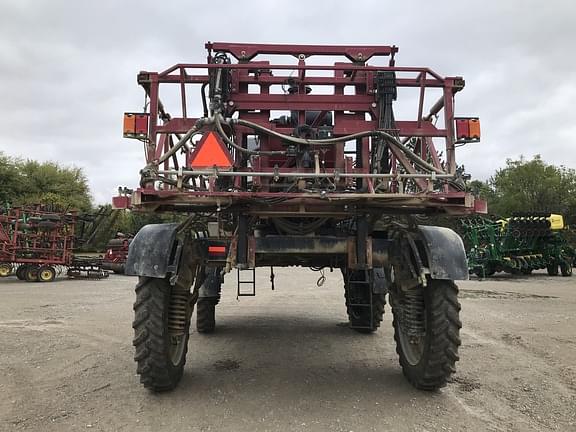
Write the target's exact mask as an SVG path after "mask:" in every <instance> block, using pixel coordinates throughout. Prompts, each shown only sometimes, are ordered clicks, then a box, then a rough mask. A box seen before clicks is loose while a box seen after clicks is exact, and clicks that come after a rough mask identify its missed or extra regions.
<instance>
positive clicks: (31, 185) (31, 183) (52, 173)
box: [15, 160, 92, 212]
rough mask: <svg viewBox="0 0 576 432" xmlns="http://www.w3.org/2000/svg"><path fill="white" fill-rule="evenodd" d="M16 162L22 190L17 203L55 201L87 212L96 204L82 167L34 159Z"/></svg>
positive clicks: (53, 202) (60, 204)
mask: <svg viewBox="0 0 576 432" xmlns="http://www.w3.org/2000/svg"><path fill="white" fill-rule="evenodd" d="M16 166H17V168H18V170H19V172H20V182H21V193H20V194H19V196H18V197H17V199H16V200H15V203H17V204H34V203H41V204H53V205H57V206H60V207H64V208H74V209H76V210H79V211H84V212H87V211H90V209H91V208H92V198H91V196H90V189H89V187H88V181H87V179H86V176H85V175H84V173H83V171H82V169H81V168H76V167H71V168H68V167H62V166H60V165H58V164H57V163H55V162H36V161H32V160H27V161H25V162H18V163H17V164H16Z"/></svg>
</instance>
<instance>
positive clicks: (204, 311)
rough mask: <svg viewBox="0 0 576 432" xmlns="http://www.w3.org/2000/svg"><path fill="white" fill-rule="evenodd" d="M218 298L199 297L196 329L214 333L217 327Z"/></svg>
mask: <svg viewBox="0 0 576 432" xmlns="http://www.w3.org/2000/svg"><path fill="white" fill-rule="evenodd" d="M218 300H219V299H218V298H217V297H216V298H213V297H204V298H199V299H198V302H197V303H196V330H197V331H198V333H213V332H214V330H215V329H216V304H218Z"/></svg>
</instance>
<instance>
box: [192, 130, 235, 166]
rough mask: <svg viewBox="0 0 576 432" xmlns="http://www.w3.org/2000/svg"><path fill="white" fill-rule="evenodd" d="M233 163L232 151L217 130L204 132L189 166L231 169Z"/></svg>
mask: <svg viewBox="0 0 576 432" xmlns="http://www.w3.org/2000/svg"><path fill="white" fill-rule="evenodd" d="M233 164H234V161H233V160H232V156H231V155H230V152H228V149H227V148H226V146H225V145H224V143H223V142H222V140H221V139H220V137H219V136H218V135H217V134H216V133H215V132H208V133H206V134H204V136H203V137H202V139H201V140H200V141H199V142H198V144H197V146H196V149H195V150H194V151H193V152H192V154H191V155H190V159H189V160H188V166H190V167H191V168H194V169H207V168H212V167H217V168H222V169H230V168H232V165H233Z"/></svg>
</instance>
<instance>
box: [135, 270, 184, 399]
mask: <svg viewBox="0 0 576 432" xmlns="http://www.w3.org/2000/svg"><path fill="white" fill-rule="evenodd" d="M171 292H172V286H171V285H170V282H169V281H168V280H167V279H157V278H147V277H140V278H139V280H138V284H137V285H136V302H135V303H134V313H135V317H134V322H133V324H132V327H133V328H134V341H133V345H134V347H135V349H136V354H135V356H134V360H136V362H137V365H138V367H137V371H136V372H137V373H138V374H139V375H140V382H141V383H142V384H143V385H144V387H146V388H147V389H150V390H152V391H155V392H160V391H167V390H172V389H173V388H174V387H176V385H177V384H178V382H179V381H180V379H181V378H182V373H183V371H184V364H185V363H186V352H187V351H188V336H189V328H190V322H189V319H188V320H187V323H186V329H185V332H184V336H183V339H182V340H181V341H180V342H179V344H178V347H179V349H180V353H179V355H177V357H176V358H175V359H174V358H172V356H171V353H170V347H171V345H172V342H171V337H170V334H169V331H168V319H169V308H170V295H171ZM182 344H183V345H182Z"/></svg>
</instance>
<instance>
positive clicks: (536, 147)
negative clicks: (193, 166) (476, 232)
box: [0, 0, 576, 203]
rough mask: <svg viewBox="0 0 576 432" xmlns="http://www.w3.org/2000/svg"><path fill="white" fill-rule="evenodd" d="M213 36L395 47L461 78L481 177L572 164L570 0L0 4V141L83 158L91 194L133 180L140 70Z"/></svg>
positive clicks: (43, 155)
mask: <svg viewBox="0 0 576 432" xmlns="http://www.w3.org/2000/svg"><path fill="white" fill-rule="evenodd" d="M208 40H212V41H234V42H275V43H311V44H322V43H325V44H370V45H376V44H382V45H392V44H396V45H398V46H399V47H400V52H399V53H398V56H397V62H396V64H397V65H398V66H428V67H430V68H432V69H433V70H435V71H436V72H438V73H440V74H441V75H444V76H454V75H458V76H463V77H464V78H465V79H466V88H465V89H464V91H463V92H461V93H460V94H458V95H457V98H456V113H457V114H460V115H478V116H479V117H480V119H481V123H482V142H481V143H480V144H469V145H467V146H465V147H462V148H460V149H459V150H460V151H459V152H458V154H457V159H458V162H459V163H463V164H464V165H465V166H466V169H467V171H468V172H469V173H470V174H472V176H473V177H474V178H483V179H484V178H487V177H489V176H490V175H491V174H492V173H493V171H494V170H495V169H496V168H498V167H501V166H503V165H504V164H505V160H506V158H517V157H519V155H520V154H523V155H525V156H527V157H531V156H532V155H534V154H538V153H539V154H541V155H542V157H543V159H544V160H546V161H547V162H549V163H554V164H563V165H566V166H568V167H571V168H576V151H575V150H574V147H575V145H576V138H575V137H576V122H575V121H574V117H575V116H576V56H575V54H574V53H575V52H576V50H575V48H574V44H575V42H576V2H574V1H571V0H563V1H560V0H556V1H552V0H549V1H541V0H539V1H529V0H500V1H497V0H493V1H482V2H472V1H462V0H454V1H409V0H401V1H400V0H396V1H388V0H380V1H376V0H371V1H369V0H354V1H350V2H344V1H319V0H316V1H298V0H291V1H284V2H276V1H271V0H268V1H248V0H244V1H222V0H221V1H218V2H197V1H192V0H189V1H175V0H172V1H163V2H160V1H156V2H151V1H145V0H139V1H120V0H114V1H112V0H99V1H73V0H68V1H62V0H50V1H42V0H36V1H32V0H2V1H1V2H0V151H1V152H4V153H6V154H8V155H11V156H17V157H22V158H30V159H37V160H54V161H58V162H60V163H62V164H65V165H75V166H78V167H82V168H83V169H84V171H85V172H86V174H87V176H88V178H89V182H90V188H91V191H92V194H93V196H94V198H95V200H96V202H97V203H106V202H109V201H110V197H111V196H112V195H113V194H114V192H115V191H116V189H117V186H118V185H125V186H136V185H137V183H138V178H139V177H138V171H139V169H140V168H141V167H142V166H143V164H144V162H143V156H142V147H141V145H140V144H139V142H138V141H134V140H127V139H123V138H122V114H123V112H125V111H128V112H129V111H139V110H141V108H142V103H143V91H142V90H141V88H140V87H139V86H138V85H137V84H136V74H137V73H138V71H140V70H163V69H166V68H167V67H169V66H171V65H172V64H175V63H178V62H203V61H204V60H205V51H204V43H205V42H206V41H208Z"/></svg>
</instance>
